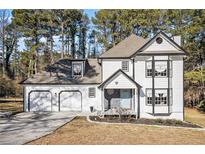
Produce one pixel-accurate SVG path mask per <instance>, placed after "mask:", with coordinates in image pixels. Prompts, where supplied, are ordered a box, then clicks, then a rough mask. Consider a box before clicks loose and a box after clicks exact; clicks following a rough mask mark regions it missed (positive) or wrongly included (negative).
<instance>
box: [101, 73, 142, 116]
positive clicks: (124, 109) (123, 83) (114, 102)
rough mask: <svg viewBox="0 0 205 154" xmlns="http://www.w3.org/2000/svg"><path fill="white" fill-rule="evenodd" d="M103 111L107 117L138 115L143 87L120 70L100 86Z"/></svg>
mask: <svg viewBox="0 0 205 154" xmlns="http://www.w3.org/2000/svg"><path fill="white" fill-rule="evenodd" d="M99 88H100V89H101V92H102V94H101V96H102V100H101V102H102V111H103V112H104V113H105V114H106V115H116V114H118V115H119V114H121V115H130V114H131V115H137V117H139V104H140V103H139V90H140V88H141V86H140V85H139V84H138V83H136V82H135V81H134V80H133V79H132V78H131V77H130V76H128V75H127V74H126V73H125V72H123V71H122V70H118V71H117V72H115V73H114V74H113V75H112V76H110V77H109V78H108V79H106V80H105V81H104V82H103V83H102V84H101V85H100V86H99Z"/></svg>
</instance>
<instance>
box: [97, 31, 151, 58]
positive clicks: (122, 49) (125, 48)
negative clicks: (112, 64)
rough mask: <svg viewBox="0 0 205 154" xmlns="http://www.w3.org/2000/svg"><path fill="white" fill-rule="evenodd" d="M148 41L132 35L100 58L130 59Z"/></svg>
mask: <svg viewBox="0 0 205 154" xmlns="http://www.w3.org/2000/svg"><path fill="white" fill-rule="evenodd" d="M147 41H148V40H147V39H144V38H142V37H139V36H137V35H135V34H131V35H130V36H129V37H127V38H125V39H124V40H122V41H121V42H119V43H118V44H117V45H116V46H114V47H112V48H111V49H109V50H108V51H106V52H104V53H103V54H102V55H100V57H99V58H117V57H122V58H123V57H124V58H128V57H130V56H131V55H132V54H133V53H135V52H136V51H137V50H138V49H139V48H141V47H142V45H144V44H145V43H146V42H147Z"/></svg>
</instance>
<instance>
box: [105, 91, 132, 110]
mask: <svg viewBox="0 0 205 154" xmlns="http://www.w3.org/2000/svg"><path fill="white" fill-rule="evenodd" d="M135 102H136V101H135V89H104V111H108V110H110V109H120V108H121V109H125V110H127V111H135Z"/></svg>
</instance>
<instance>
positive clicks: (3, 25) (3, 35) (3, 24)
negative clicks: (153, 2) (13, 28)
mask: <svg viewBox="0 0 205 154" xmlns="http://www.w3.org/2000/svg"><path fill="white" fill-rule="evenodd" d="M5 13H6V12H5V11H3V16H2V20H3V21H2V22H3V23H2V64H3V66H2V76H3V77H5V60H4V57H5V23H4V22H5V16H6V15H5Z"/></svg>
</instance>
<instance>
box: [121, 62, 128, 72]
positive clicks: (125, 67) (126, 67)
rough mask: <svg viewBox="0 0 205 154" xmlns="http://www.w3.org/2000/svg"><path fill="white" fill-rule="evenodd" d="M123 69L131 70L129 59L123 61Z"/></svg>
mask: <svg viewBox="0 0 205 154" xmlns="http://www.w3.org/2000/svg"><path fill="white" fill-rule="evenodd" d="M122 70H123V71H129V61H122Z"/></svg>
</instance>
